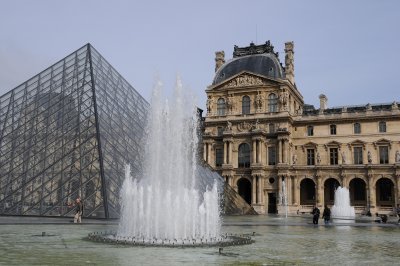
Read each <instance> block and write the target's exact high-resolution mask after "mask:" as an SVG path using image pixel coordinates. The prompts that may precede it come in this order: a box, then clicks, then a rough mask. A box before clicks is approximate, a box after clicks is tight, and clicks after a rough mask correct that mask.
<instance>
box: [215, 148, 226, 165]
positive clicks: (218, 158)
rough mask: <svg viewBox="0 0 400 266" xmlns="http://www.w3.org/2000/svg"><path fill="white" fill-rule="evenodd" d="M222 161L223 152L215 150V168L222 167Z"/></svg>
mask: <svg viewBox="0 0 400 266" xmlns="http://www.w3.org/2000/svg"><path fill="white" fill-rule="evenodd" d="M223 161H224V150H223V149H215V166H222V163H223Z"/></svg>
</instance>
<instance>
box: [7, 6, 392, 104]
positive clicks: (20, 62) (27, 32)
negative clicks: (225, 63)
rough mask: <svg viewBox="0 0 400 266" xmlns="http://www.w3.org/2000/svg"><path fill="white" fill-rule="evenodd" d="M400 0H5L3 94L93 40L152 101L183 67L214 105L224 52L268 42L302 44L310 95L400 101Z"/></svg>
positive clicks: (299, 72)
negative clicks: (217, 60)
mask: <svg viewBox="0 0 400 266" xmlns="http://www.w3.org/2000/svg"><path fill="white" fill-rule="evenodd" d="M399 25H400V1H396V0H392V1H389V0H388V1H372V0H371V1H369V0H359V1H320V0H316V1H311V0H308V1H296V0H293V1H243V0H242V1H236V0H230V1H215V0H214V1H213V0H203V1H184V0H182V1H177V0H173V1H162V0H160V1H152V0H150V1H116V0H113V1H111V0H109V1H102V0H96V1H95V0H80V1H78V0H69V1H61V0H60V1H56V0H36V1H32V0H30V1H29V0H27V1H19V0H3V1H1V2H0V94H3V93H5V92H6V91H8V90H10V89H12V88H14V87H16V86H17V85H19V84H20V83H22V82H24V81H26V80H27V79H29V78H30V77H32V76H33V75H35V74H37V73H39V72H40V71H42V70H43V69H45V68H46V67H48V66H50V65H51V64H53V63H55V62H56V61H58V60H60V59H61V58H63V57H64V56H66V55H67V54H69V53H71V52H73V51H74V50H76V49H78V48H80V47H81V46H83V45H84V44H86V43H88V42H90V43H91V44H92V45H93V46H94V47H95V48H96V49H97V50H98V51H99V52H100V53H101V54H102V55H103V56H104V57H105V58H106V59H107V60H108V61H109V62H110V63H111V64H112V65H113V66H114V67H115V68H116V69H117V70H118V71H119V72H120V73H121V74H122V75H123V76H124V77H125V78H126V79H127V80H128V81H129V82H130V83H131V84H132V85H133V86H134V87H135V88H136V89H137V90H138V91H139V92H140V93H141V94H142V95H143V96H144V97H145V98H146V99H149V97H150V91H151V89H152V86H153V83H154V78H155V76H159V77H160V78H161V80H162V81H163V82H164V84H165V87H166V89H168V90H171V89H172V88H173V87H174V83H175V77H176V74H177V73H179V74H180V76H181V77H182V80H183V83H184V84H185V85H186V86H188V87H190V88H192V89H193V90H195V91H196V93H197V95H198V98H199V101H198V104H199V106H200V107H202V108H204V106H205V93H204V90H205V88H206V87H207V86H208V85H210V84H211V81H212V79H213V75H214V56H215V55H214V52H215V51H217V50H224V51H225V56H226V59H230V58H231V57H232V51H233V45H235V44H236V45H239V46H247V45H249V43H250V42H251V41H253V42H255V43H257V44H261V43H264V42H265V41H267V40H271V43H272V44H273V45H274V46H275V50H276V51H278V52H280V58H281V61H282V62H284V52H283V50H284V43H285V42H286V41H294V43H295V79H296V84H297V87H298V89H299V90H300V92H301V93H302V94H303V96H304V100H305V102H306V103H311V104H314V105H316V106H318V102H319V100H318V95H319V94H320V93H324V94H326V95H327V96H328V99H329V102H328V105H329V106H341V105H353V104H366V103H368V102H370V103H381V102H393V101H394V100H396V101H400V99H399V87H400V86H399V85H398V81H397V77H398V76H399V73H400V71H399V68H398V64H399V62H400V52H399V51H398V50H399V47H400V30H399V29H400V27H399Z"/></svg>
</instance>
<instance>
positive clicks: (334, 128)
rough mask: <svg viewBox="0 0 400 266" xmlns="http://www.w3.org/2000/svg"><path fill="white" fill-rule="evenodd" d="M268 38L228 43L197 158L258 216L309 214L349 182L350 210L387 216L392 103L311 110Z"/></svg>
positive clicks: (394, 118)
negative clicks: (230, 48) (258, 41)
mask: <svg viewBox="0 0 400 266" xmlns="http://www.w3.org/2000/svg"><path fill="white" fill-rule="evenodd" d="M293 46H294V45H293V42H288V43H286V44H285V66H284V67H283V66H282V64H281V63H280V61H279V57H278V54H277V53H276V52H274V47H273V46H272V45H271V44H270V42H269V41H268V42H266V43H265V44H263V45H255V44H253V43H251V44H250V46H248V47H244V48H239V47H237V46H235V47H234V52H233V59H231V60H229V61H228V62H225V54H224V52H216V58H215V62H216V66H215V68H216V73H215V77H214V80H213V82H212V84H211V85H210V86H208V88H207V89H206V93H207V115H206V118H205V122H204V135H203V143H204V150H203V156H204V160H205V161H206V162H207V163H208V164H209V165H210V166H212V167H213V168H214V169H216V170H217V171H218V172H219V173H220V174H221V175H222V176H223V177H224V178H225V180H226V182H227V183H228V184H229V185H231V186H232V187H233V188H234V189H235V190H236V191H238V193H239V194H240V195H241V196H242V197H243V198H244V199H245V200H246V201H247V202H249V203H251V205H252V206H253V207H254V209H255V210H256V211H257V212H259V213H275V212H283V211H284V210H285V209H286V206H287V209H288V211H289V212H292V213H295V212H309V211H310V210H311V207H312V205H313V204H317V205H318V206H319V207H322V206H323V205H325V204H327V205H328V206H330V205H333V198H334V191H335V188H336V187H337V186H339V185H341V186H344V187H347V188H349V190H350V200H351V204H352V205H354V206H355V208H356V212H358V213H365V212H367V211H371V213H375V212H379V213H389V212H391V211H392V210H393V207H395V206H396V204H397V203H400V110H399V104H398V103H396V102H393V103H389V104H366V105H363V106H343V107H335V108H328V106H327V100H328V99H327V97H326V96H325V95H323V94H321V95H320V96H319V99H320V106H319V108H318V109H316V108H315V107H314V106H312V105H307V104H305V103H304V101H303V96H302V95H301V92H300V91H299V90H298V88H297V87H296V83H295V79H294V57H293V55H294V50H293Z"/></svg>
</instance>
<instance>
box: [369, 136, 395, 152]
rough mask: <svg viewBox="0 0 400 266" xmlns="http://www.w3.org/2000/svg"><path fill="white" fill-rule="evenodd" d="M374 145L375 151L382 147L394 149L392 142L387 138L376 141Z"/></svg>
mask: <svg viewBox="0 0 400 266" xmlns="http://www.w3.org/2000/svg"><path fill="white" fill-rule="evenodd" d="M373 144H374V147H375V149H376V148H377V147H378V146H381V145H388V146H389V147H392V141H390V140H388V139H385V138H383V139H379V140H377V141H374V142H373Z"/></svg>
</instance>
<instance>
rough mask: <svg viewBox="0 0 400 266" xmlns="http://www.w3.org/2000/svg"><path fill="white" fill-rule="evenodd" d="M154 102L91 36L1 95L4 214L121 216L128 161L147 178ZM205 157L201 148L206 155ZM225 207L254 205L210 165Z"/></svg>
mask: <svg viewBox="0 0 400 266" xmlns="http://www.w3.org/2000/svg"><path fill="white" fill-rule="evenodd" d="M149 107H150V106H149V104H148V103H147V102H146V100H145V99H144V98H143V97H142V96H141V95H140V94H139V93H138V92H137V91H136V90H135V89H134V88H133V87H132V86H131V85H129V84H128V82H127V81H126V80H125V79H124V78H123V77H122V76H121V75H120V74H118V72H117V71H116V70H115V69H114V68H113V67H112V66H111V65H110V64H109V63H108V62H107V61H106V60H105V59H104V58H103V57H102V56H101V55H100V54H99V53H98V52H97V51H96V50H95V49H94V48H93V47H92V46H91V45H90V44H87V45H85V46H83V47H82V48H80V49H79V50H77V51H75V52H73V53H72V54H70V55H69V56H67V57H66V58H64V59H62V60H61V61H59V62H57V63H56V64H54V65H52V66H51V67H49V68H47V69H46V70H44V71H43V72H41V73H39V74H38V75H36V76H34V77H33V78H31V79H29V80H28V81H26V82H24V83H23V84H21V85H20V86H18V87H16V88H15V89H13V90H11V91H9V92H8V93H6V94H4V95H3V96H1V97H0V215H30V216H73V215H74V213H75V209H74V208H73V207H71V206H70V204H71V203H72V202H73V201H74V200H75V199H76V198H77V197H78V196H79V197H81V199H82V200H83V202H84V213H83V216H84V217H96V218H119V209H120V205H119V191H120V187H121V185H122V183H123V179H124V169H125V164H126V163H130V165H131V174H132V176H134V177H138V178H140V176H141V173H142V169H141V164H140V162H142V161H143V160H142V156H143V154H144V143H145V141H144V137H145V124H146V117H147V110H149ZM200 158H202V156H200ZM198 171H199V172H198V176H199V177H200V180H199V181H200V182H199V184H200V185H201V186H202V187H203V188H204V189H205V188H206V186H209V185H212V183H213V182H214V181H215V180H217V182H219V183H220V185H221V186H220V187H221V188H223V189H222V192H221V193H223V194H224V199H223V205H224V206H222V210H224V212H225V213H226V214H241V213H243V212H244V210H246V211H245V213H248V214H250V213H253V212H254V210H253V209H252V207H251V206H250V205H248V204H247V203H246V202H245V201H244V200H243V199H242V198H241V197H240V196H239V195H238V194H237V193H236V191H234V190H233V189H232V188H231V187H229V186H228V185H224V182H223V179H222V177H221V176H219V175H218V174H217V173H216V172H214V171H213V170H212V169H211V168H210V167H208V166H201V167H199V169H198Z"/></svg>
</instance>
